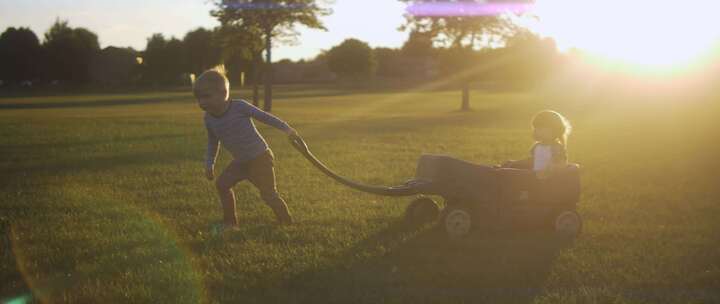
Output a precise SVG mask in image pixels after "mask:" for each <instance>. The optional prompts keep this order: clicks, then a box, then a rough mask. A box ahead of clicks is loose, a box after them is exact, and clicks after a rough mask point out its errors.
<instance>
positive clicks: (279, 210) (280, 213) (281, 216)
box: [270, 203, 293, 225]
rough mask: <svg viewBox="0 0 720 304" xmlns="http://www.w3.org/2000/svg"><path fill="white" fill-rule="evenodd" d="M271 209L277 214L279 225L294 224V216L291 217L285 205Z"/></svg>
mask: <svg viewBox="0 0 720 304" xmlns="http://www.w3.org/2000/svg"><path fill="white" fill-rule="evenodd" d="M270 208H271V209H272V210H273V213H275V218H276V219H277V222H278V224H280V225H290V224H292V223H293V218H292V215H290V210H288V207H287V205H286V204H285V203H283V204H279V205H276V206H271V207H270Z"/></svg>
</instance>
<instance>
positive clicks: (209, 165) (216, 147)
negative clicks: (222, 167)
mask: <svg viewBox="0 0 720 304" xmlns="http://www.w3.org/2000/svg"><path fill="white" fill-rule="evenodd" d="M206 129H207V134H208V143H207V152H206V154H205V177H207V179H209V180H212V179H213V178H215V159H217V155H218V151H220V139H219V138H218V137H217V136H216V135H215V133H213V131H212V130H210V129H209V128H206Z"/></svg>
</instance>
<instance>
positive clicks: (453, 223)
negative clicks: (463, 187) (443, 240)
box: [444, 205, 473, 239]
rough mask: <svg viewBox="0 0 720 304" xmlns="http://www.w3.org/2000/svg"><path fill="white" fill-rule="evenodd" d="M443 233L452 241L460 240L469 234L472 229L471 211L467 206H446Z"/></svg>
mask: <svg viewBox="0 0 720 304" xmlns="http://www.w3.org/2000/svg"><path fill="white" fill-rule="evenodd" d="M445 211H446V212H445V218H444V222H445V232H447V234H448V236H449V237H450V238H452V239H460V238H463V237H466V236H468V235H469V234H470V232H471V231H472V228H473V222H472V221H473V215H472V210H470V208H468V207H467V206H463V205H460V206H448V207H447V210H445Z"/></svg>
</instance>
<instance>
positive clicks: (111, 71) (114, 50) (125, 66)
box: [90, 46, 138, 86]
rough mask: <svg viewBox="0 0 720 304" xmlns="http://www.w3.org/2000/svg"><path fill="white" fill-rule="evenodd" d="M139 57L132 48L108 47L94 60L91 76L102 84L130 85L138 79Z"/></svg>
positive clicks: (91, 66)
mask: <svg viewBox="0 0 720 304" xmlns="http://www.w3.org/2000/svg"><path fill="white" fill-rule="evenodd" d="M137 57H138V54H137V52H136V51H135V50H133V49H132V48H118V47H113V46H109V47H106V48H104V49H103V50H102V51H100V54H98V55H97V56H96V57H95V58H94V59H93V60H92V62H91V65H90V76H91V77H92V80H93V82H97V83H99V84H102V85H110V86H123V85H129V84H131V83H132V82H133V81H135V80H136V79H135V78H136V76H137V73H138V70H137V69H138V61H137Z"/></svg>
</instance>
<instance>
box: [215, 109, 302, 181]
mask: <svg viewBox="0 0 720 304" xmlns="http://www.w3.org/2000/svg"><path fill="white" fill-rule="evenodd" d="M251 118H254V119H256V120H258V121H260V122H262V123H265V124H267V125H270V126H273V127H275V128H277V129H279V130H282V131H287V130H289V129H290V126H288V124H287V123H285V122H284V121H282V120H281V119H279V118H277V117H275V116H273V115H272V114H270V113H267V112H264V111H262V110H260V109H258V108H257V107H255V106H253V105H251V104H250V103H248V102H247V101H244V100H242V99H238V100H232V101H231V102H230V106H229V108H228V109H227V111H225V113H223V115H222V116H219V117H216V116H213V115H211V114H209V113H205V128H207V134H208V144H207V154H206V156H205V162H206V165H207V167H208V168H211V167H213V166H214V165H215V159H216V158H217V154H218V151H219V148H220V144H222V145H223V146H224V147H225V149H227V150H228V151H229V152H230V154H232V156H233V158H234V159H235V160H238V161H247V160H251V159H253V158H255V157H256V156H258V155H260V154H261V153H263V152H265V150H268V149H269V148H268V145H267V142H265V139H264V138H263V137H262V136H261V135H260V133H258V130H257V128H255V124H254V123H253V121H252V119H251Z"/></svg>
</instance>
